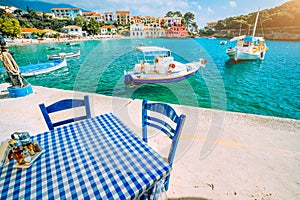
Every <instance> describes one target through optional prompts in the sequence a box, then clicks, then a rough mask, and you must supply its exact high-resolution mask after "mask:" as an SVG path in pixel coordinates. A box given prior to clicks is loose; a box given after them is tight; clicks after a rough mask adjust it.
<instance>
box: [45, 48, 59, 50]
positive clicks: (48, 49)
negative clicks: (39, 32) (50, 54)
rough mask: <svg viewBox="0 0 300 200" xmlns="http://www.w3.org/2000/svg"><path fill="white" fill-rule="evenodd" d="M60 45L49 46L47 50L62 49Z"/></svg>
mask: <svg viewBox="0 0 300 200" xmlns="http://www.w3.org/2000/svg"><path fill="white" fill-rule="evenodd" d="M60 49H61V48H60V47H48V48H47V50H60Z"/></svg>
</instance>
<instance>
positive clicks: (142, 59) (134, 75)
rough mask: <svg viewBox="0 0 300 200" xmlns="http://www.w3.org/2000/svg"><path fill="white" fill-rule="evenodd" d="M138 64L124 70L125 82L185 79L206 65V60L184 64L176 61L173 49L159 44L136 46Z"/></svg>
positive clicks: (140, 82) (164, 81) (156, 81)
mask: <svg viewBox="0 0 300 200" xmlns="http://www.w3.org/2000/svg"><path fill="white" fill-rule="evenodd" d="M136 50H137V59H138V62H139V63H138V64H135V66H134V68H133V70H131V71H124V82H125V84H145V83H168V82H177V81H181V80H184V79H186V78H188V77H190V76H192V75H194V74H195V73H196V72H197V71H198V70H199V69H200V68H202V67H205V66H206V60H204V59H200V61H199V62H192V63H186V64H183V63H181V62H178V61H175V60H174V58H173V56H171V51H170V50H169V49H166V48H161V47H157V46H140V47H137V48H136Z"/></svg>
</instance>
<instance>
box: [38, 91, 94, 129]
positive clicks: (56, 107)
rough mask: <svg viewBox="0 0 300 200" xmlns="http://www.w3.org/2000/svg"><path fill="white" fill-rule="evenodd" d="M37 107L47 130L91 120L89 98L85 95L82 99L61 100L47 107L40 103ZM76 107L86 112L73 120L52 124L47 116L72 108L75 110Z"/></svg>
mask: <svg viewBox="0 0 300 200" xmlns="http://www.w3.org/2000/svg"><path fill="white" fill-rule="evenodd" d="M39 107H40V109H41V111H42V114H43V116H44V119H45V121H46V123H47V126H48V128H49V130H53V129H54V127H57V126H60V125H63V124H67V123H71V122H75V121H79V120H83V119H88V118H91V110H90V100H89V96H87V95H86V96H84V99H63V100H60V101H58V102H56V103H53V104H51V105H49V106H47V107H46V106H45V104H43V103H42V104H39ZM76 107H85V111H86V113H85V115H82V116H78V117H74V118H69V119H66V120H62V121H58V122H54V123H53V122H52V120H51V118H50V115H49V114H50V113H54V112H59V111H63V110H68V109H72V108H76Z"/></svg>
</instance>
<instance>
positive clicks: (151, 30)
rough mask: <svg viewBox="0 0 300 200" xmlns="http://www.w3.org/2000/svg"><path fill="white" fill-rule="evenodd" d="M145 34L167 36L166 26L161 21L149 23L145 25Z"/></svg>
mask: <svg viewBox="0 0 300 200" xmlns="http://www.w3.org/2000/svg"><path fill="white" fill-rule="evenodd" d="M144 35H145V37H150V38H152V37H165V36H166V31H165V29H164V28H162V27H161V26H160V23H152V24H147V26H145V27H144Z"/></svg>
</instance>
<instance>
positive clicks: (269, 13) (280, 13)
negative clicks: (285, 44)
mask: <svg viewBox="0 0 300 200" xmlns="http://www.w3.org/2000/svg"><path fill="white" fill-rule="evenodd" d="M256 14H257V12H254V13H250V14H248V15H241V16H235V17H229V18H226V19H224V20H219V21H218V23H217V25H216V26H215V27H214V28H215V30H216V31H217V33H218V34H220V35H223V36H233V35H237V34H239V32H241V34H252V31H253V27H254V23H255V18H256ZM299 19H300V0H291V1H289V2H286V3H284V4H282V5H281V6H277V7H274V8H271V9H266V10H262V11H260V13H259V20H258V24H257V31H256V35H263V36H267V37H271V38H272V39H281V38H278V37H279V35H280V34H282V33H287V34H300V20H299ZM276 35H277V36H278V37H277V36H276ZM274 36H275V38H273V37H274ZM280 37H281V36H280ZM286 37H292V38H291V40H294V39H297V40H298V36H297V38H294V37H295V36H291V35H288V36H286ZM299 38H300V36H299ZM282 39H289V38H282Z"/></svg>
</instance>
